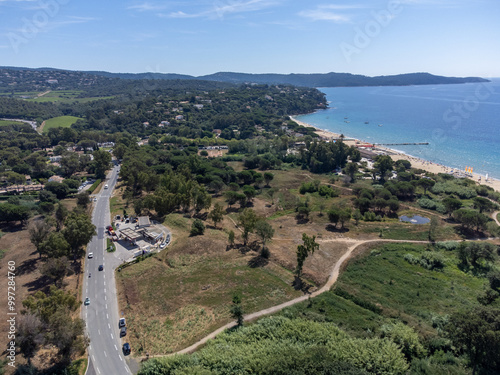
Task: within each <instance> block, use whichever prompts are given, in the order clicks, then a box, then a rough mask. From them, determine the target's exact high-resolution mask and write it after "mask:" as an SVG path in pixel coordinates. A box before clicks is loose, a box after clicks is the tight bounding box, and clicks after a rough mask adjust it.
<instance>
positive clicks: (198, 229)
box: [190, 219, 205, 236]
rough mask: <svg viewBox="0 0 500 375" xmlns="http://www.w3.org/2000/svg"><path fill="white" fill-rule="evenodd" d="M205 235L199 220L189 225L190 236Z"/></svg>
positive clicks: (201, 222)
mask: <svg viewBox="0 0 500 375" xmlns="http://www.w3.org/2000/svg"><path fill="white" fill-rule="evenodd" d="M203 233H205V225H204V224H203V221H201V220H200V219H195V220H194V221H193V224H192V225H191V232H190V234H191V236H199V235H202V234H203Z"/></svg>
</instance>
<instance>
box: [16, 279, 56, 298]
mask: <svg viewBox="0 0 500 375" xmlns="http://www.w3.org/2000/svg"><path fill="white" fill-rule="evenodd" d="M51 285H54V282H53V281H52V280H51V279H50V278H49V277H47V276H40V277H39V278H38V279H36V280H33V281H30V282H28V283H26V284H24V285H23V286H24V287H26V288H27V289H28V292H34V291H39V290H40V291H42V292H44V293H45V294H47V293H48V292H49V288H50V286H51Z"/></svg>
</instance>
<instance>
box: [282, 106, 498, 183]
mask: <svg viewBox="0 0 500 375" xmlns="http://www.w3.org/2000/svg"><path fill="white" fill-rule="evenodd" d="M289 117H290V120H292V121H293V122H295V123H296V124H298V125H302V126H305V127H310V128H315V129H316V131H315V133H316V134H317V135H318V136H319V137H320V138H321V139H324V140H332V139H338V138H340V134H338V133H334V132H332V131H329V130H325V129H321V128H319V127H317V126H314V125H311V124H308V123H306V122H303V121H300V120H297V119H296V118H295V116H289ZM344 143H346V144H347V145H349V146H355V145H371V144H370V143H369V142H365V141H361V140H359V139H355V138H351V137H348V138H347V137H346V139H345V140H344ZM372 149H373V150H374V151H378V152H379V153H383V154H386V155H389V156H390V157H391V158H392V160H394V161H396V160H408V161H409V162H410V163H411V166H412V168H418V169H423V170H425V171H427V172H431V173H435V174H438V173H453V175H454V176H455V177H456V178H459V175H460V174H462V175H464V176H465V173H464V172H463V171H461V170H459V169H457V168H452V167H448V166H446V165H442V164H438V163H434V162H431V161H428V160H425V159H421V158H418V157H415V156H412V155H408V154H405V153H404V152H402V151H398V150H394V149H391V148H388V147H381V146H376V147H373V148H372ZM465 177H467V178H469V179H471V180H473V181H474V182H476V183H477V184H479V185H484V186H489V187H491V188H493V189H494V190H495V191H497V192H500V180H497V179H495V178H492V177H489V178H488V181H486V179H485V176H483V175H480V174H479V173H470V174H468V175H467V176H465Z"/></svg>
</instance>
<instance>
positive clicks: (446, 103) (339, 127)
mask: <svg viewBox="0 0 500 375" xmlns="http://www.w3.org/2000/svg"><path fill="white" fill-rule="evenodd" d="M320 90H321V91H322V92H324V93H325V94H326V97H327V100H328V101H329V108H328V109H326V110H321V111H317V112H315V113H312V114H309V115H302V116H297V119H298V120H300V121H303V122H306V123H309V124H311V125H314V126H316V127H319V128H321V129H324V130H330V131H332V132H335V133H341V134H344V136H346V137H353V138H357V139H361V140H364V141H367V142H371V143H408V142H429V145H428V146H401V145H398V146H386V147H389V148H392V149H395V150H399V151H402V152H404V153H406V154H409V155H412V156H416V157H419V158H422V159H425V160H428V161H432V162H435V163H439V164H443V165H446V166H450V167H454V168H459V169H461V170H464V169H465V167H466V166H467V167H473V168H474V173H479V174H482V175H486V174H489V176H490V177H494V178H497V179H500V79H492V80H491V82H488V83H478V84H476V83H474V84H471V83H468V84H459V85H426V86H403V87H392V86H391V87H335V88H321V89H320Z"/></svg>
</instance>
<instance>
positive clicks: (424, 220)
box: [399, 215, 431, 224]
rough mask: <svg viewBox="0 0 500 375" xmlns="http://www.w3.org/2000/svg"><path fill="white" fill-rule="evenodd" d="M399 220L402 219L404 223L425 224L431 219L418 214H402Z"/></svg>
mask: <svg viewBox="0 0 500 375" xmlns="http://www.w3.org/2000/svg"><path fill="white" fill-rule="evenodd" d="M399 221H404V222H406V223H411V224H427V223H428V222H430V221H431V219H429V218H427V217H423V216H418V215H415V216H410V217H408V216H406V215H403V216H400V217H399Z"/></svg>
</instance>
